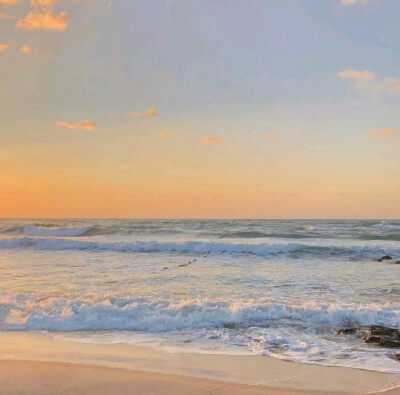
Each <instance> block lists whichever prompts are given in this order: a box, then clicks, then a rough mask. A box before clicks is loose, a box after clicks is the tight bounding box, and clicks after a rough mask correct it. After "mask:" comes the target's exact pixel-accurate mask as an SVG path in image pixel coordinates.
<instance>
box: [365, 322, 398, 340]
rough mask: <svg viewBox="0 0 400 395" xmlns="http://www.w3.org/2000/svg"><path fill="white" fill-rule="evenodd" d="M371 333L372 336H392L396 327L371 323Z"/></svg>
mask: <svg viewBox="0 0 400 395" xmlns="http://www.w3.org/2000/svg"><path fill="white" fill-rule="evenodd" d="M369 330H370V332H371V335H374V336H389V337H392V336H393V335H394V333H395V332H396V331H397V329H394V328H389V327H387V326H380V325H372V326H371V327H370V329H369Z"/></svg>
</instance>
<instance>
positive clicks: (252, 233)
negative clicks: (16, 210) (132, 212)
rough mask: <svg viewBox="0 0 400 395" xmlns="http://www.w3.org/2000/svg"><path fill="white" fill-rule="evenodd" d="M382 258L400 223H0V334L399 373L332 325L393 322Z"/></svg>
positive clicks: (392, 251)
mask: <svg viewBox="0 0 400 395" xmlns="http://www.w3.org/2000/svg"><path fill="white" fill-rule="evenodd" d="M385 254H389V255H391V256H393V258H394V260H395V259H396V258H397V259H399V260H400V221H398V220H392V221H390V220H386V221H379V220H376V221H359V220H347V221H340V220H334V221H333V220H330V221H322V220H318V221H312V220H308V221H305V220H302V221H300V220H285V221H283V220H186V221H182V220H168V221H167V220H36V221H34V220H1V221H0V270H1V271H0V273H1V276H0V330H1V331H15V330H18V331H48V332H49V333H52V335H54V334H56V336H59V337H63V338H64V339H69V340H71V341H79V342H95V343H100V344H101V343H135V344H146V345H150V346H152V347H156V348H159V349H162V350H164V351H167V352H196V353H216V354H217V353H218V354H221V353H222V354H224V353H229V354H246V353H255V354H259V355H265V356H270V357H274V358H279V359H283V360H288V361H295V362H301V363H312V364H319V365H332V366H348V367H354V368H362V369H369V370H375V371H381V372H392V373H400V362H397V361H394V360H393V359H391V358H390V355H391V354H392V353H393V352H394V351H393V350H389V349H385V348H382V347H379V346H377V345H373V344H372V345H371V344H365V343H364V342H363V340H362V339H360V338H358V337H357V336H343V335H338V333H337V332H338V330H339V329H340V328H343V327H357V326H362V325H374V324H376V325H385V326H391V327H396V328H400V282H399V278H400V265H396V264H391V262H390V261H384V262H376V261H374V258H379V257H381V256H382V255H385ZM394 260H393V261H394ZM393 261H392V262H393Z"/></svg>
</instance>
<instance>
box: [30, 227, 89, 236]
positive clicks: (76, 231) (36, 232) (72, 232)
mask: <svg viewBox="0 0 400 395" xmlns="http://www.w3.org/2000/svg"><path fill="white" fill-rule="evenodd" d="M91 228H92V227H91V226H77V227H72V226H70V227H44V226H31V225H26V226H25V227H24V234H25V235H27V236H53V237H54V236H59V237H75V236H82V235H83V234H85V233H86V232H88V231H89V230H90V229H91Z"/></svg>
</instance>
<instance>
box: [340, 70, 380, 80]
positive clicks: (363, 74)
mask: <svg viewBox="0 0 400 395" xmlns="http://www.w3.org/2000/svg"><path fill="white" fill-rule="evenodd" d="M339 77H341V78H345V79H356V80H360V81H369V80H372V79H374V78H375V74H374V73H371V72H370V71H367V70H364V71H357V70H345V71H341V72H340V73H339Z"/></svg>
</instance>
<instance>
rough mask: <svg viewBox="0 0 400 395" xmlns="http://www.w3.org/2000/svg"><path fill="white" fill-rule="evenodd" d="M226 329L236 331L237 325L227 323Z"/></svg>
mask: <svg viewBox="0 0 400 395" xmlns="http://www.w3.org/2000/svg"><path fill="white" fill-rule="evenodd" d="M224 328H226V329H235V328H236V325H235V324H233V323H229V322H227V323H225V324H224Z"/></svg>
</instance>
